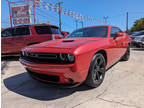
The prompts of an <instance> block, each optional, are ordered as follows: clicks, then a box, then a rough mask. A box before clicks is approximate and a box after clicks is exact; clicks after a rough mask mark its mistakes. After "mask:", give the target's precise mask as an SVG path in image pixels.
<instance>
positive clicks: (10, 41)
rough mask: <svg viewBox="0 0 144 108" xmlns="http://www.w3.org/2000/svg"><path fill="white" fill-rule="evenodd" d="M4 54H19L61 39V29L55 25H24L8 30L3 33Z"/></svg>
mask: <svg viewBox="0 0 144 108" xmlns="http://www.w3.org/2000/svg"><path fill="white" fill-rule="evenodd" d="M1 37H2V40H1V42H2V54H3V55H8V54H17V53H19V52H20V50H21V49H22V48H24V47H26V46H29V45H32V44H37V43H41V42H44V41H48V40H55V39H61V38H62V37H63V36H62V35H61V33H60V31H59V28H58V27H57V26H55V25H48V24H38V25H22V26H15V27H12V28H7V29H5V30H3V31H2V32H1Z"/></svg>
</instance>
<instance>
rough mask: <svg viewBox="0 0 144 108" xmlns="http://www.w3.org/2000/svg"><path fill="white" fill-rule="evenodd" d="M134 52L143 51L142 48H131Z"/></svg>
mask: <svg viewBox="0 0 144 108" xmlns="http://www.w3.org/2000/svg"><path fill="white" fill-rule="evenodd" d="M132 50H134V51H144V48H132Z"/></svg>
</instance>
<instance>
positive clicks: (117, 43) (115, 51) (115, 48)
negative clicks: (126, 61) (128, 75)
mask: <svg viewBox="0 0 144 108" xmlns="http://www.w3.org/2000/svg"><path fill="white" fill-rule="evenodd" d="M118 32H121V30H120V29H119V28H117V27H111V30H110V44H111V52H110V53H111V56H110V59H111V62H112V64H113V63H114V62H116V61H117V60H119V59H120V57H121V56H122V54H123V48H122V44H123V36H121V37H116V33H118Z"/></svg>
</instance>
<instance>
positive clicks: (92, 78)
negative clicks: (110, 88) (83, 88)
mask: <svg viewBox="0 0 144 108" xmlns="http://www.w3.org/2000/svg"><path fill="white" fill-rule="evenodd" d="M105 67H106V62H105V58H104V56H103V55H102V54H101V53H97V54H96V55H95V56H94V57H93V59H92V61H91V64H90V68H89V72H88V76H87V79H86V85H88V86H90V87H92V88H96V87H98V86H100V85H101V83H102V82H103V80H104V77H105Z"/></svg>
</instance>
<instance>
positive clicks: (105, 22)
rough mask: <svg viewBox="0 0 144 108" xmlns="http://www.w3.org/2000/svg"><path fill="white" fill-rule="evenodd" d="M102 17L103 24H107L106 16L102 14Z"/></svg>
mask: <svg viewBox="0 0 144 108" xmlns="http://www.w3.org/2000/svg"><path fill="white" fill-rule="evenodd" d="M103 19H104V24H107V19H108V16H104V17H103Z"/></svg>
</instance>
